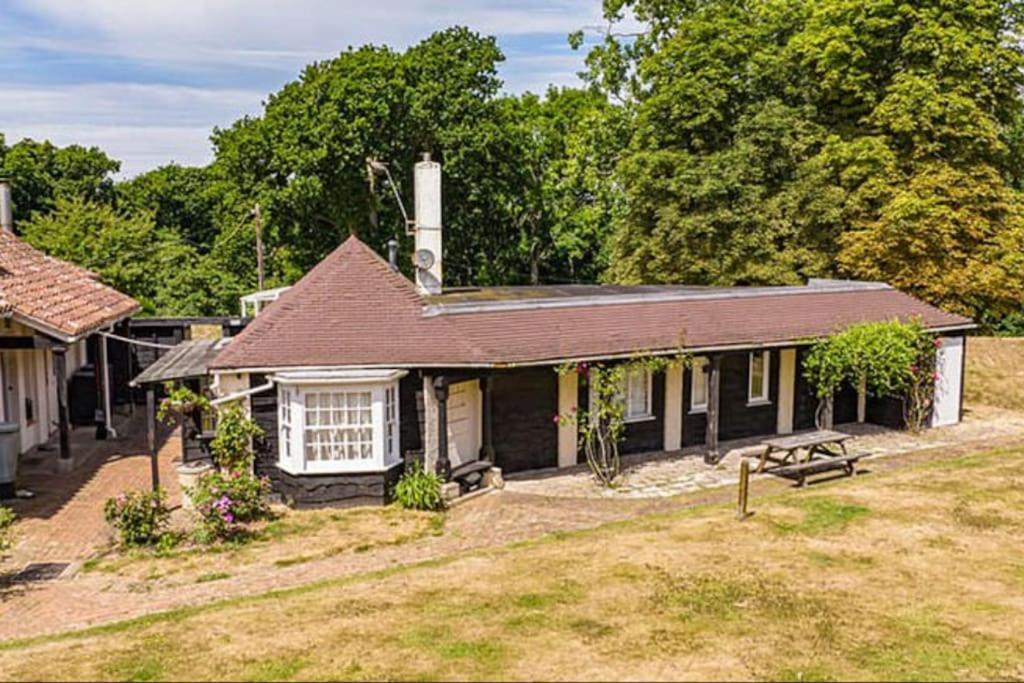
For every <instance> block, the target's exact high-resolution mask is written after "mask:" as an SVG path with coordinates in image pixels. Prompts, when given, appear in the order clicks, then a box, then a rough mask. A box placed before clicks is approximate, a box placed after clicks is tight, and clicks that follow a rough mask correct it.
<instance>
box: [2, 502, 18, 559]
mask: <svg viewBox="0 0 1024 683" xmlns="http://www.w3.org/2000/svg"><path fill="white" fill-rule="evenodd" d="M14 520H15V516H14V511H13V510H11V509H10V508H5V507H4V506H2V505H0V552H4V551H5V550H9V549H10V547H11V545H12V544H13V542H14V541H13V539H12V538H11V529H12V528H13V527H14Z"/></svg>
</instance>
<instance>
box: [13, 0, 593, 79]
mask: <svg viewBox="0 0 1024 683" xmlns="http://www.w3.org/2000/svg"><path fill="white" fill-rule="evenodd" d="M16 1H17V2H18V4H19V5H20V6H21V7H22V8H23V9H24V10H25V11H28V12H31V13H33V14H35V15H41V16H43V17H46V19H47V20H48V21H49V22H52V23H53V24H54V25H55V26H57V27H62V28H64V29H66V30H68V32H69V33H70V36H67V35H65V36H62V40H64V41H67V40H70V43H68V42H65V43H64V44H65V47H73V48H74V49H76V50H83V51H88V52H93V53H97V54H108V55H118V56H123V57H132V58H135V59H145V60H155V61H160V62H167V63H196V62H198V63H225V64H248V65H257V64H259V65H271V64H274V63H277V62H281V61H283V62H288V63H291V62H294V61H296V60H300V61H301V62H303V63H304V62H306V61H308V60H309V59H310V58H312V57H314V56H329V55H333V54H336V53H337V52H339V51H341V50H343V49H344V48H346V47H347V46H349V45H361V44H364V43H368V42H373V43H386V44H389V45H393V46H396V47H404V46H406V45H408V44H410V43H412V42H415V41H417V40H419V39H421V38H422V37H424V36H425V35H427V34H429V33H430V32H431V31H433V30H436V29H439V28H443V27H445V26H450V25H453V24H462V25H467V26H470V27H471V28H473V29H474V30H477V31H481V32H483V33H487V34H499V35H506V36H508V35H523V34H539V33H548V34H552V33H553V34H567V33H569V32H570V31H573V30H575V29H578V28H582V27H583V26H584V25H587V24H593V23H595V22H599V21H600V16H601V7H600V5H601V3H600V0H548V1H543V0H521V1H520V2H518V3H517V4H515V5H512V4H510V3H508V2H498V1H494V0H489V1H480V0H477V1H474V0H441V1H437V0H434V1H430V0H375V1H373V2H337V1H333V0H292V1H290V2H280V1H279V0H217V1H216V2H211V1H209V0H176V1H174V2H167V1H166V0H135V1H134V2H124V0H75V1H74V2H68V1H67V0H16ZM42 39H45V38H42Z"/></svg>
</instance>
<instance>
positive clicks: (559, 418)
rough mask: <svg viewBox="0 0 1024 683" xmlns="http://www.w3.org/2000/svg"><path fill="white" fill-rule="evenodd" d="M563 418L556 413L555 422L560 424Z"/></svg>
mask: <svg viewBox="0 0 1024 683" xmlns="http://www.w3.org/2000/svg"><path fill="white" fill-rule="evenodd" d="M561 420H562V418H561V417H559V416H558V415H555V417H554V423H555V424H558V423H559V422H561Z"/></svg>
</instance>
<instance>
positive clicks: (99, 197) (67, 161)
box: [0, 135, 121, 224]
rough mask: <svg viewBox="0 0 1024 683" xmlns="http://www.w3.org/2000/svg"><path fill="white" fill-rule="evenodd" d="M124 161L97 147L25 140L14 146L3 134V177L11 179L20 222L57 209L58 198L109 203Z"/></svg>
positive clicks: (0, 144)
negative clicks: (116, 174) (115, 180)
mask: <svg viewBox="0 0 1024 683" xmlns="http://www.w3.org/2000/svg"><path fill="white" fill-rule="evenodd" d="M120 168H121V163H120V162H119V161H116V160H114V159H111V158H110V157H109V156H107V155H106V153H104V152H103V151H102V150H100V149H99V148H97V147H83V146H81V145H68V146H67V147H58V146H56V145H54V144H53V143H51V142H49V141H43V142H37V141H35V140H30V139H24V140H20V141H18V142H16V143H14V144H13V145H11V146H9V147H8V146H7V145H6V144H5V141H4V138H3V136H2V135H0V177H3V178H7V179H8V180H9V181H10V182H11V195H12V200H13V204H14V207H13V208H14V219H15V223H16V224H17V223H18V222H20V221H25V220H28V219H29V218H30V217H31V216H32V215H33V214H34V213H37V212H44V213H45V212H48V211H53V210H54V209H55V208H56V205H57V202H58V200H61V199H81V200H83V201H87V202H107V203H109V202H110V201H111V200H112V199H113V193H114V179H113V174H114V173H116V172H117V171H118V170H120Z"/></svg>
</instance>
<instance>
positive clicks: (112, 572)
mask: <svg viewBox="0 0 1024 683" xmlns="http://www.w3.org/2000/svg"><path fill="white" fill-rule="evenodd" d="M276 512H277V514H278V517H277V518H276V519H274V520H273V521H270V522H267V523H263V524H258V525H255V526H254V528H253V538H254V540H250V541H248V542H246V543H244V544H230V543H229V544H224V545H218V546H199V547H194V546H193V547H189V546H185V547H183V548H180V549H174V550H171V551H169V552H167V553H165V554H155V553H154V552H153V551H150V550H138V551H126V552H121V551H118V550H116V549H115V550H111V552H109V553H108V554H106V555H103V556H100V557H97V558H94V559H92V560H89V561H88V562H86V563H85V565H84V566H83V571H85V572H89V573H100V574H104V575H108V576H110V577H112V578H115V577H116V578H117V579H118V580H122V581H127V582H129V583H130V584H131V585H132V586H133V587H134V590H138V591H146V590H148V588H149V587H151V586H153V585H154V584H155V582H159V583H160V585H161V586H164V587H166V586H169V585H182V584H190V583H203V582H206V581H223V580H227V579H230V578H231V577H232V576H233V575H234V574H235V573H237V572H238V571H239V570H240V569H241V568H242V567H245V568H246V569H250V570H251V569H257V568H259V567H260V566H275V567H301V565H303V564H304V563H306V562H309V561H312V560H318V559H322V558H329V557H335V556H340V555H344V554H347V553H363V552H368V551H371V550H373V549H375V548H380V547H382V546H388V545H401V544H403V543H408V542H409V541H414V540H416V539H418V538H422V537H423V536H425V535H427V534H429V533H440V532H441V531H442V529H443V524H444V518H443V516H442V515H436V514H431V513H424V512H413V511H407V510H402V509H400V508H397V507H388V508H360V509H355V510H330V509H325V510H289V509H287V508H279V509H278V510H276Z"/></svg>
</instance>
